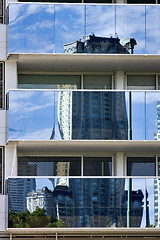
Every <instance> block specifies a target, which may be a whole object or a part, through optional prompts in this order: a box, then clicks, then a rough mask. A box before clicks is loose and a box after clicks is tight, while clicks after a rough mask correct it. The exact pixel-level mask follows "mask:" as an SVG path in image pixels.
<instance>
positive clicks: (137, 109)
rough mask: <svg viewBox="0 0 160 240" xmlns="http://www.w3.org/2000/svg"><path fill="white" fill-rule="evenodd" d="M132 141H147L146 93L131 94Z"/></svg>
mask: <svg viewBox="0 0 160 240" xmlns="http://www.w3.org/2000/svg"><path fill="white" fill-rule="evenodd" d="M130 101H131V125H132V137H131V139H132V140H144V139H146V93H145V92H132V93H131V99H130Z"/></svg>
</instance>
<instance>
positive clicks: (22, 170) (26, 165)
mask: <svg viewBox="0 0 160 240" xmlns="http://www.w3.org/2000/svg"><path fill="white" fill-rule="evenodd" d="M80 175H81V158H80V157H70V156H69V157H67V156H65V157H60V156H57V157H56V156H54V157H50V156H43V157H42V156H22V157H18V176H80Z"/></svg>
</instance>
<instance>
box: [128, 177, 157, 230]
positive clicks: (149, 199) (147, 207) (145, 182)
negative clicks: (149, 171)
mask: <svg viewBox="0 0 160 240" xmlns="http://www.w3.org/2000/svg"><path fill="white" fill-rule="evenodd" d="M155 180H156V179H153V178H148V179H146V178H141V179H131V189H132V191H131V226H132V227H135V226H136V225H139V226H140V227H141V228H145V227H154V226H156V221H155V210H156V208H155V206H154V198H155V196H156V195H155V194H154V188H155V185H154V181H155ZM157 209H158V207H157Z"/></svg>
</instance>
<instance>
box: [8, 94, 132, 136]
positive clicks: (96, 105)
mask: <svg viewBox="0 0 160 240" xmlns="http://www.w3.org/2000/svg"><path fill="white" fill-rule="evenodd" d="M88 109H90V111H88ZM126 109H127V106H126V95H125V93H124V92H107V91H103V92H97V91H96V92H91V91H89V92H86V91H84V92H82V91H65V90H64V91H31V90H30V91H27V90H25V91H24V90H23V91H10V93H9V139H10V140H13V139H35V140H36V139H39V140H42V139H43V140H49V139H55V140H62V139H63V140H73V139H104V140H105V139H119V140H121V139H122V140H127V139H128V118H127V110H126ZM42 130H43V131H42Z"/></svg>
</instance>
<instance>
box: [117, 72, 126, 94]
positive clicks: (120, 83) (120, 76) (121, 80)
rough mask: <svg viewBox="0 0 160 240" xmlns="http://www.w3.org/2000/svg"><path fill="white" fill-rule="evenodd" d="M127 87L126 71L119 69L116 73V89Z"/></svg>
mask: <svg viewBox="0 0 160 240" xmlns="http://www.w3.org/2000/svg"><path fill="white" fill-rule="evenodd" d="M124 88H125V74H124V71H117V72H116V74H115V89H118V90H123V89H124Z"/></svg>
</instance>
